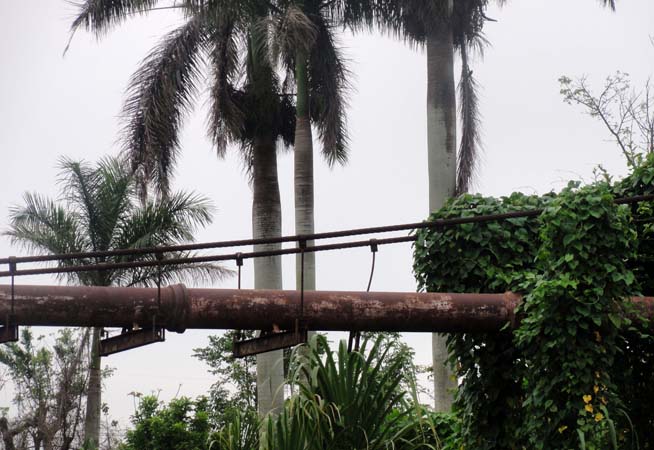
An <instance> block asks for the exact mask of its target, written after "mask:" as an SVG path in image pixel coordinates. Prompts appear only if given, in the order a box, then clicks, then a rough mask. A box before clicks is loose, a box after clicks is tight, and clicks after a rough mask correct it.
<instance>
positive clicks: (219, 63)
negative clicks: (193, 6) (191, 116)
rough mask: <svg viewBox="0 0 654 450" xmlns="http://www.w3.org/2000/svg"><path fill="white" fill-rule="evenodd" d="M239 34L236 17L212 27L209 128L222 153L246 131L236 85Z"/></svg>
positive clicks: (219, 152)
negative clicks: (234, 19)
mask: <svg viewBox="0 0 654 450" xmlns="http://www.w3.org/2000/svg"><path fill="white" fill-rule="evenodd" d="M240 40H241V39H240V36H239V33H238V29H237V25H236V23H235V21H232V20H227V18H225V19H224V20H223V21H222V22H220V23H218V24H215V26H214V28H213V30H212V36H211V42H212V44H213V46H212V48H211V51H210V53H209V59H210V62H211V70H212V82H211V90H210V102H211V111H210V114H209V121H208V131H209V136H210V137H211V140H212V141H213V144H214V146H215V147H216V152H217V154H218V156H220V157H222V156H224V154H225V151H226V149H227V144H228V143H230V142H236V141H239V140H240V138H241V136H242V135H243V128H244V123H243V122H244V113H243V111H242V110H241V107H240V106H239V104H238V103H239V102H238V100H237V97H238V95H239V93H238V92H237V89H236V86H237V85H238V82H239V75H240V74H239V67H240V58H239V44H240V43H241V42H240Z"/></svg>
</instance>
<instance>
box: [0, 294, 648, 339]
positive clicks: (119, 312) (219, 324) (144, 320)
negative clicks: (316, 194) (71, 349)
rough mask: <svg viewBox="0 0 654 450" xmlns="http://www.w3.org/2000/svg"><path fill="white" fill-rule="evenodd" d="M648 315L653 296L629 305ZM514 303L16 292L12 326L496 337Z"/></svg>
mask: <svg viewBox="0 0 654 450" xmlns="http://www.w3.org/2000/svg"><path fill="white" fill-rule="evenodd" d="M634 301H636V302H637V303H638V304H639V305H641V306H642V307H643V311H644V313H645V315H647V316H650V317H651V316H653V315H654V298H652V297H644V298H638V299H634ZM519 302H520V297H519V296H518V295H515V294H512V293H505V294H447V293H413V292H412V293H406V292H369V293H368V292H339V291H307V292H305V293H304V312H303V313H302V311H300V293H299V292H298V291H267V290H247V289H242V290H235V289H187V288H185V287H184V286H183V285H174V286H168V287H165V288H162V289H161V298H160V299H159V298H158V297H157V289H156V288H120V287H82V286H16V287H15V297H14V311H15V312H14V324H17V325H38V326H85V327H86V326H102V327H131V326H132V325H133V324H134V323H137V324H139V325H140V326H141V327H145V326H148V325H150V324H152V321H153V319H154V320H155V321H156V323H157V325H159V326H163V327H165V328H167V329H168V330H170V331H177V332H183V331H184V330H185V329H187V328H194V329H269V328H271V327H272V326H273V324H274V325H276V326H278V327H279V328H280V329H292V328H293V327H294V324H295V321H296V319H301V320H303V322H304V323H305V324H306V326H307V327H308V329H310V330H323V331H349V330H362V331H413V332H434V331H437V332H450V333H451V332H472V331H476V332H480V331H497V330H499V329H500V328H501V327H502V326H504V325H505V324H506V323H507V322H512V323H513V322H514V321H515V317H514V311H515V308H516V306H517V305H518V304H519ZM11 303H12V300H11V289H10V287H9V286H6V285H2V286H0V320H2V319H4V318H5V317H7V316H8V315H9V314H10V312H11Z"/></svg>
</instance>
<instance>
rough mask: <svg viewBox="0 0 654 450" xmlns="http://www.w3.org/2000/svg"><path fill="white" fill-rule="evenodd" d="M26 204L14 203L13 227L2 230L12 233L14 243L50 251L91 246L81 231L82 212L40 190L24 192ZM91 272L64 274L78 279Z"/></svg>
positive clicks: (73, 250) (40, 251) (11, 212)
mask: <svg viewBox="0 0 654 450" xmlns="http://www.w3.org/2000/svg"><path fill="white" fill-rule="evenodd" d="M23 201H24V205H23V206H12V207H11V208H10V210H9V217H10V218H9V221H10V222H9V226H10V228H9V229H8V230H6V231H4V232H3V233H2V234H3V235H4V236H7V237H9V239H10V241H11V243H12V244H13V245H19V246H21V247H23V248H24V249H26V250H27V251H29V252H32V253H37V254H42V255H47V254H62V253H77V252H84V251H90V250H92V245H91V243H90V242H89V241H88V235H86V234H85V233H83V232H81V230H82V228H83V226H82V223H81V220H80V218H79V216H78V215H77V214H76V213H75V212H74V211H70V210H67V209H66V208H64V207H63V206H62V205H58V204H56V203H55V202H54V201H53V200H51V199H48V198H46V197H43V196H40V195H38V194H32V193H29V192H27V193H25V194H24V195H23ZM90 262H91V261H90V260H87V259H84V260H82V259H73V260H67V261H61V262H60V263H59V265H60V266H66V265H68V266H71V265H77V264H87V263H90ZM85 276H86V277H88V276H89V275H88V274H75V273H71V274H65V275H62V277H64V278H68V279H69V280H70V281H73V282H77V281H79V280H81V279H82V278H84V277H85Z"/></svg>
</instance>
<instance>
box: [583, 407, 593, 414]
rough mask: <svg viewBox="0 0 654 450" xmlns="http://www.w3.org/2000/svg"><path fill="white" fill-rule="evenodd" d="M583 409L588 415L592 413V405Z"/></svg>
mask: <svg viewBox="0 0 654 450" xmlns="http://www.w3.org/2000/svg"><path fill="white" fill-rule="evenodd" d="M584 409H585V410H586V411H588V412H589V413H592V412H593V405H586V406H584Z"/></svg>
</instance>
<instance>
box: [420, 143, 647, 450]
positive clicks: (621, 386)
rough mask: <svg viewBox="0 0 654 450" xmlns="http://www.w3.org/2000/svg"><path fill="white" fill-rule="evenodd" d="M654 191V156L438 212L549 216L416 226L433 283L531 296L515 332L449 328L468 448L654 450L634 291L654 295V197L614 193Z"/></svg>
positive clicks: (643, 339) (436, 287) (442, 288)
mask: <svg viewBox="0 0 654 450" xmlns="http://www.w3.org/2000/svg"><path fill="white" fill-rule="evenodd" d="M652 192H654V157H651V156H650V157H648V158H647V159H646V160H644V161H643V162H642V164H640V165H639V166H638V167H636V168H635V169H634V171H633V173H632V174H631V175H630V176H629V177H627V178H626V179H624V180H622V181H620V182H618V183H613V182H612V180H611V179H610V178H609V177H604V179H602V180H601V181H598V182H596V183H593V184H591V185H588V186H580V184H579V183H570V184H569V185H568V186H567V187H566V188H565V189H564V190H563V191H562V192H560V193H559V194H548V195H544V196H529V195H524V194H520V193H515V194H512V195H511V196H508V197H503V198H489V197H482V196H479V195H463V196H461V197H458V198H456V199H452V200H451V201H450V202H449V203H448V204H446V205H445V207H444V208H443V209H441V210H440V211H438V212H436V213H434V214H433V215H432V216H431V217H430V218H429V220H436V219H447V218H453V217H467V216H474V215H487V214H501V213H505V212H510V211H521V210H533V209H542V210H543V213H542V214H540V216H538V217H530V218H527V217H524V218H513V219H508V220H503V221H489V222H479V223H469V224H463V225H460V226H456V227H448V228H440V229H429V230H427V229H425V230H420V231H418V232H417V240H416V244H415V250H414V272H415V275H416V278H417V281H418V284H419V287H420V288H421V289H422V290H426V291H434V292H435V291H438V292H490V293H501V292H505V291H514V292H519V293H521V294H522V295H523V303H522V305H521V307H520V309H519V311H518V317H519V322H518V325H517V326H516V327H515V328H511V327H509V325H508V324H507V326H506V327H505V328H504V329H503V330H501V331H500V332H498V333H466V334H452V335H450V336H449V337H448V347H449V351H450V363H451V364H452V366H453V367H454V369H455V373H456V374H457V376H458V378H459V380H460V383H459V389H458V392H457V394H456V400H455V413H456V415H457V417H458V418H459V420H460V421H461V436H460V438H461V443H462V446H463V448H465V449H469V450H490V449H495V450H500V449H501V450H505V449H548V450H549V449H575V448H581V449H588V450H599V449H611V448H625V449H626V448H642V449H647V448H653V447H652V445H654V434H653V431H652V429H653V428H652V425H653V422H654V412H652V408H651V404H652V403H651V400H654V387H652V384H653V383H651V377H652V374H653V372H652V369H654V367H653V366H654V362H653V360H652V358H651V356H652V354H653V353H654V343H653V342H652V339H651V337H650V335H649V323H648V322H647V320H645V319H644V318H642V317H640V316H639V311H638V310H636V309H634V308H633V307H632V306H631V303H630V302H629V301H627V299H628V298H629V297H631V296H636V295H640V294H641V293H643V294H645V295H647V294H650V295H651V294H652V293H654V290H653V289H652V287H654V282H653V279H654V277H652V276H651V275H650V274H652V273H653V272H652V269H654V244H653V243H654V227H653V224H652V223H651V221H652V220H653V219H654V208H653V207H652V205H654V202H651V201H650V202H641V203H638V204H617V203H616V202H615V200H616V198H620V197H625V196H634V195H642V194H649V193H652ZM650 442H653V443H652V444H650Z"/></svg>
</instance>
